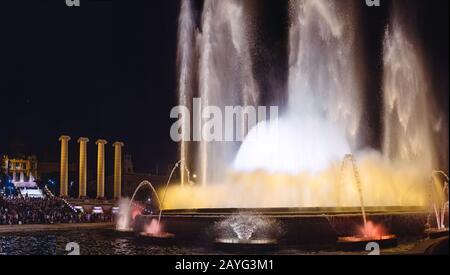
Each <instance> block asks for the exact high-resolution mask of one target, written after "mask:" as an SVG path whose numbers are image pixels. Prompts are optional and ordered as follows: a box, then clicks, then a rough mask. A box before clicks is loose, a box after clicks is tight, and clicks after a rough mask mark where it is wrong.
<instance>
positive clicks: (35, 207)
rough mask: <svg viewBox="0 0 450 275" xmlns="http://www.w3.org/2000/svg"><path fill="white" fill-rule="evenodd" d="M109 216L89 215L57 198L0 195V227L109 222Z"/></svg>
mask: <svg viewBox="0 0 450 275" xmlns="http://www.w3.org/2000/svg"><path fill="white" fill-rule="evenodd" d="M111 220H112V217H111V215H109V214H104V213H103V214H100V213H97V214H90V213H84V212H81V211H77V210H74V209H72V208H71V207H69V206H68V205H67V204H66V203H65V202H64V201H63V200H61V199H60V198H57V197H48V196H47V197H44V198H28V197H16V196H9V197H4V196H1V195H0V225H15V224H61V223H93V222H109V221H111Z"/></svg>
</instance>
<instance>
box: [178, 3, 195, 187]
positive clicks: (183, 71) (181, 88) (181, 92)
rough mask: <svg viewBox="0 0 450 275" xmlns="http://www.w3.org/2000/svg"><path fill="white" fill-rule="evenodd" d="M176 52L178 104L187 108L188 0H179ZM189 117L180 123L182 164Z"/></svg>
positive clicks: (190, 32)
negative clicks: (180, 0)
mask: <svg viewBox="0 0 450 275" xmlns="http://www.w3.org/2000/svg"><path fill="white" fill-rule="evenodd" d="M178 24H179V28H178V53H177V55H178V56H177V63H178V74H179V76H178V77H179V82H178V103H179V105H180V106H185V107H186V108H188V106H189V102H190V101H191V98H192V94H193V93H192V88H193V83H192V82H193V79H192V76H193V75H194V74H193V72H194V62H193V61H194V58H193V56H194V49H195V45H194V18H193V12H192V5H191V1H190V0H183V1H182V2H181V11H180V17H179V20H178ZM189 123H190V119H188V118H183V119H182V125H181V136H182V140H181V142H180V156H181V159H182V160H183V164H182V165H186V164H187V160H188V152H189V151H188V143H187V140H189V138H190V132H189V131H187V129H188V127H189V125H188V124H189ZM184 180H185V172H184V169H181V185H184Z"/></svg>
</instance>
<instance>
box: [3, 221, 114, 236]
mask: <svg viewBox="0 0 450 275" xmlns="http://www.w3.org/2000/svg"><path fill="white" fill-rule="evenodd" d="M113 227H114V223H79V224H26V225H0V234H7V233H22V232H40V231H71V230H84V229H104V228H113Z"/></svg>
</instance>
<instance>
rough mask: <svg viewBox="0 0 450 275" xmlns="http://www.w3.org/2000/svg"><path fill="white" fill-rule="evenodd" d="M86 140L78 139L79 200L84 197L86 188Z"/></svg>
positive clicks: (87, 140)
mask: <svg viewBox="0 0 450 275" xmlns="http://www.w3.org/2000/svg"><path fill="white" fill-rule="evenodd" d="M88 142H89V139H88V138H84V137H81V138H79V139H78V143H80V176H79V190H78V196H79V197H80V198H85V197H86V193H87V192H86V186H87V143H88Z"/></svg>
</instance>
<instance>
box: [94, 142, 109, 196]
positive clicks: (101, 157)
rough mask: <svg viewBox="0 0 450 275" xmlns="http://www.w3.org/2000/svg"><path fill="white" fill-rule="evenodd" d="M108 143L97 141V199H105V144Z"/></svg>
mask: <svg viewBox="0 0 450 275" xmlns="http://www.w3.org/2000/svg"><path fill="white" fill-rule="evenodd" d="M107 143H108V142H107V141H106V140H103V139H99V140H97V142H96V143H95V144H97V146H98V151H97V198H98V199H103V198H105V144H107Z"/></svg>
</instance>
